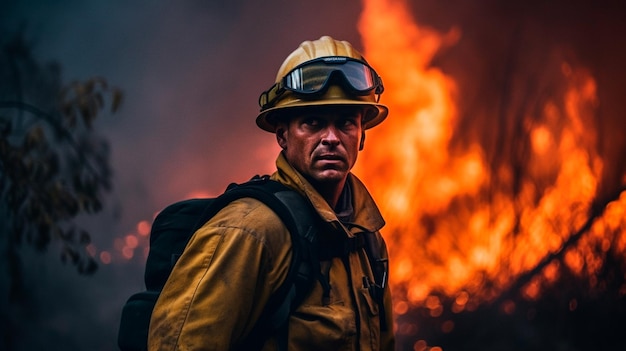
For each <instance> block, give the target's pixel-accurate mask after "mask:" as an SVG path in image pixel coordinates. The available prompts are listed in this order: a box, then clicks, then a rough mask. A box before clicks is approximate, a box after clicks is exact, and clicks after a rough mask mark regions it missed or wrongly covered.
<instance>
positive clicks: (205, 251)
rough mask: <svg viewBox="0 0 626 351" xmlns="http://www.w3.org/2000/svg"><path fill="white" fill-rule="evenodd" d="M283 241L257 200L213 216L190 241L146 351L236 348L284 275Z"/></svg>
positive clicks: (155, 319)
mask: <svg viewBox="0 0 626 351" xmlns="http://www.w3.org/2000/svg"><path fill="white" fill-rule="evenodd" d="M285 236H286V237H287V238H288V237H289V234H288V232H287V230H286V229H285V228H284V226H282V224H281V222H280V220H279V219H278V217H276V215H275V214H274V213H273V212H272V211H271V210H269V209H268V208H267V207H265V206H264V205H262V204H260V203H259V202H257V201H256V200H251V199H244V200H238V201H235V202H233V203H232V204H231V205H229V206H227V207H226V208H224V209H223V210H222V211H220V213H218V214H217V215H216V216H215V217H214V218H213V219H211V220H210V221H209V222H207V223H206V224H205V225H204V226H203V227H202V228H200V229H199V230H198V231H197V232H196V233H195V234H194V236H193V237H192V239H191V240H190V242H189V244H188V245H187V247H186V248H185V251H184V252H183V255H182V256H181V257H180V259H179V260H178V262H177V263H176V266H175V267H174V270H173V271H172V274H171V275H170V277H169V279H168V281H167V283H166V284H165V287H164V288H163V291H162V292H161V295H160V297H159V300H158V301H157V304H156V306H155V309H154V311H153V313H152V318H151V322H150V331H149V338H148V349H149V350H160V351H162V350H172V351H173V350H230V349H233V348H236V347H237V345H238V343H240V342H242V341H243V339H244V338H245V337H246V335H247V334H248V333H249V332H250V330H251V329H252V327H253V326H254V324H255V322H256V321H257V320H258V318H259V316H260V314H261V313H262V310H263V307H264V306H265V305H266V303H267V301H268V299H269V297H270V295H271V294H272V292H273V291H274V290H275V289H276V288H277V287H278V286H279V285H280V283H281V282H282V280H284V278H285V276H286V274H287V273H286V272H287V270H288V266H289V260H290V253H289V252H290V251H289V245H284V243H285V241H284V240H285ZM285 247H287V248H285Z"/></svg>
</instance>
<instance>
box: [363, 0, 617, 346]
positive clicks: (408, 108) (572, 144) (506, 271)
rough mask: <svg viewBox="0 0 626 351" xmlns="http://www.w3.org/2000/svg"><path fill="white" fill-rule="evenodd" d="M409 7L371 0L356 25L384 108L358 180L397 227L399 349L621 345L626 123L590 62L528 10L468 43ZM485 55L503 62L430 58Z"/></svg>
mask: <svg viewBox="0 0 626 351" xmlns="http://www.w3.org/2000/svg"><path fill="white" fill-rule="evenodd" d="M499 10H502V11H503V13H502V16H503V17H506V11H504V10H503V9H502V8H500V9H499ZM411 12H412V9H411V8H409V6H408V5H407V4H405V3H404V2H402V1H392V0H369V1H365V2H364V10H363V13H362V17H361V19H360V23H359V29H360V32H361V35H362V38H363V45H364V48H365V56H366V57H367V58H368V60H369V61H370V63H371V64H372V66H373V67H376V69H377V71H378V73H379V74H380V75H381V76H382V77H383V80H384V84H385V94H384V95H383V101H382V102H383V103H385V104H387V105H388V106H389V108H390V111H391V112H390V117H389V118H388V120H387V121H385V123H383V124H382V125H381V126H380V127H378V128H375V129H373V130H372V131H370V132H369V133H368V139H367V141H368V142H367V145H366V149H365V150H364V152H363V153H362V155H361V158H360V160H359V165H358V166H359V168H358V169H357V170H356V173H357V174H358V175H360V176H361V177H362V178H363V179H364V181H365V183H366V184H368V187H369V188H370V190H371V191H372V193H373V194H374V197H375V198H376V199H377V201H378V202H379V204H380V206H381V210H382V212H383V215H384V216H385V218H386V219H387V222H388V224H387V226H386V227H385V232H384V234H385V236H386V238H387V241H388V243H389V247H390V256H391V258H392V262H391V273H390V274H391V278H390V279H391V283H392V287H393V288H394V298H395V300H394V305H395V306H394V312H395V314H396V316H397V321H398V323H397V328H398V330H397V332H398V337H399V341H400V344H401V349H403V350H405V349H406V350H409V349H413V350H429V349H430V350H436V349H441V348H443V349H444V350H477V349H481V350H543V349H546V350H547V349H550V350H553V349H562V350H578V349H584V348H585V347H591V348H592V349H603V347H609V346H614V345H624V341H625V339H624V337H623V336H620V335H621V332H620V331H619V330H620V328H621V329H623V328H624V327H625V326H626V323H624V316H625V314H624V313H626V310H625V305H626V304H625V303H624V302H625V296H626V283H625V273H626V257H625V252H626V217H625V216H624V212H625V210H626V192H625V191H624V190H625V187H624V184H625V183H626V181H625V178H624V162H623V160H622V159H620V158H619V157H615V155H620V154H623V153H624V143H623V141H622V140H623V138H624V133H623V131H618V130H609V129H607V128H606V124H609V125H610V124H611V123H613V125H614V126H618V125H619V122H615V119H616V120H617V121H619V120H620V118H621V120H623V117H615V116H614V115H612V112H611V111H609V110H607V107H608V106H609V104H606V103H607V102H606V101H602V100H601V99H600V97H599V96H600V93H599V90H601V89H603V87H602V86H600V85H599V83H598V80H597V79H596V77H595V76H594V72H593V70H591V69H590V68H588V67H586V66H585V65H584V64H583V63H581V60H579V58H578V57H577V56H576V51H575V50H569V49H568V48H566V47H561V46H558V45H556V46H550V43H551V42H550V41H549V40H545V41H544V42H542V43H541V44H538V43H537V42H536V41H535V42H533V41H532V38H535V39H538V38H539V39H541V38H542V37H541V36H542V35H544V36H545V35H547V34H545V33H542V32H541V29H542V27H541V26H537V25H536V24H534V25H533V24H530V25H526V22H525V21H524V19H523V18H521V19H520V18H517V19H516V20H517V21H518V23H516V24H515V25H509V26H508V27H507V26H503V27H498V26H496V25H495V23H494V28H499V30H501V32H500V33H491V35H494V36H496V38H502V37H503V36H504V35H507V34H510V35H511V37H510V38H509V39H507V40H505V42H506V43H507V45H506V46H505V49H499V48H497V47H494V48H492V51H489V50H485V51H482V52H478V51H473V52H471V50H469V47H470V46H468V44H467V41H471V40H472V37H471V35H470V36H469V37H467V38H466V37H464V33H463V32H464V28H461V27H459V28H457V27H451V29H448V30H446V31H445V32H440V31H438V30H435V29H433V28H428V27H426V26H422V25H418V24H417V23H416V21H415V20H414V19H413V18H412V17H411ZM520 12H521V11H520ZM561 14H562V13H561ZM484 15H485V16H486V17H488V16H489V15H488V14H484ZM562 15H563V14H562ZM522 17H523V16H522ZM503 20H506V18H503ZM474 30H476V29H475V28H474ZM474 44H475V45H476V43H474ZM492 44H498V39H494V41H493V42H492ZM457 47H458V48H457ZM455 48H456V51H455ZM483 49H485V48H484V47H483ZM498 50H500V51H498ZM460 53H463V54H464V55H459V54H460ZM455 55H456V56H455ZM472 55H474V56H472ZM499 55H500V56H499ZM498 58H501V60H499V61H495V60H496V59H498ZM477 60H485V61H489V60H494V61H493V63H491V66H490V67H489V69H483V70H476V71H473V72H464V73H460V74H457V75H456V76H453V75H451V74H447V73H446V72H445V71H444V70H443V69H442V68H440V67H437V65H435V64H434V62H435V61H438V62H439V64H440V65H441V66H442V67H443V66H446V67H450V71H455V70H456V72H461V71H462V70H463V67H465V68H466V69H473V68H476V67H480V65H477V64H475V61H477ZM502 61H504V63H502ZM473 62H474V63H473ZM464 63H466V65H464ZM472 79H474V80H475V81H474V82H472V81H471V80H472ZM486 81H487V82H488V83H485V82H486ZM490 86H491V87H495V88H492V91H490V90H489V87H490ZM473 89H486V91H483V92H476V91H475V90H473ZM490 92H495V93H494V94H492V95H491V96H490V95H489V93H490ZM604 95H605V96H606V94H604ZM485 97H489V99H485V100H481V98H485ZM603 103H605V104H606V105H603ZM603 124H604V125H603ZM614 148H621V151H618V152H615V150H614ZM607 149H611V150H612V151H610V152H608V151H607Z"/></svg>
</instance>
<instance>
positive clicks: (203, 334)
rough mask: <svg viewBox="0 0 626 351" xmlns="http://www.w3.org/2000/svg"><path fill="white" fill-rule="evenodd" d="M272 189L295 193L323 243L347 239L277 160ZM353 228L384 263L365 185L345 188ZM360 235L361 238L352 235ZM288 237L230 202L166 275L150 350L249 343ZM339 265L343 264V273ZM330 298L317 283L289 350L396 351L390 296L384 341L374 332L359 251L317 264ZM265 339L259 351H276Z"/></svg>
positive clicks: (250, 206) (253, 209)
mask: <svg viewBox="0 0 626 351" xmlns="http://www.w3.org/2000/svg"><path fill="white" fill-rule="evenodd" d="M276 165H277V169H278V170H277V172H276V173H274V174H273V175H272V179H275V180H278V181H279V182H281V183H283V184H286V185H287V186H289V187H292V188H294V189H296V190H298V191H299V192H301V193H302V194H304V195H305V196H306V197H308V198H309V200H310V201H311V203H313V205H314V207H315V208H316V210H317V212H318V213H319V214H320V216H321V217H322V218H323V219H324V220H325V221H326V222H327V223H328V224H329V226H328V229H326V230H325V231H326V232H323V233H320V235H322V236H327V237H332V236H338V235H345V236H349V237H352V236H354V234H353V233H352V232H351V231H350V230H348V229H346V227H345V226H344V225H342V224H341V223H340V222H339V220H338V219H337V216H336V215H335V212H334V211H333V210H332V209H331V208H330V206H329V205H328V204H327V203H326V201H325V200H324V199H323V198H322V197H321V195H319V194H318V193H317V192H316V191H315V190H314V188H313V187H312V186H311V185H310V184H309V183H308V182H307V181H306V180H305V179H304V178H303V177H302V176H301V175H300V174H299V173H298V172H297V171H295V170H294V169H293V168H292V167H291V166H290V165H289V164H288V163H287V161H286V160H285V159H284V157H283V156H282V155H280V156H279V157H278V159H277V161H276ZM348 179H349V182H350V185H351V189H352V198H353V200H352V204H353V207H354V218H355V220H354V222H355V223H356V224H358V225H360V226H362V227H365V228H367V229H369V230H370V231H376V232H377V239H378V240H379V241H380V244H381V246H380V247H381V250H382V252H381V256H382V257H387V249H386V246H385V245H384V241H383V239H382V237H381V236H380V234H379V233H378V230H379V229H380V228H381V227H382V226H383V225H384V221H383V218H382V216H381V215H380V212H379V211H378V208H377V207H376V205H375V203H374V201H373V199H372V198H371V196H370V195H369V193H368V192H367V189H366V188H365V187H364V186H363V184H362V183H361V182H360V181H359V180H358V179H357V178H356V177H355V176H354V175H350V177H349V178H348ZM352 231H353V232H355V233H357V232H359V231H361V230H360V229H356V228H355V229H352ZM288 242H290V234H289V232H288V231H287V229H286V228H285V226H284V225H283V224H282V222H281V221H280V220H279V219H278V216H277V215H276V214H274V213H273V212H272V211H271V210H270V209H269V208H268V207H267V206H265V205H264V204H262V203H261V202H259V201H257V200H254V199H251V198H245V199H240V200H237V201H234V202H233V203H231V204H230V205H228V206H226V207H225V208H224V209H222V210H221V211H220V212H219V213H218V214H217V215H215V216H214V217H213V218H212V219H211V220H209V221H208V222H207V223H206V224H205V225H204V226H203V227H202V228H200V229H199V230H198V231H197V232H196V233H195V234H194V236H193V237H192V239H191V240H190V242H189V244H188V245H187V247H186V249H185V251H184V253H183V255H182V256H181V257H180V259H179V260H178V262H177V263H176V266H175V267H174V270H173V271H172V274H171V275H170V277H169V279H168V281H167V283H166V284H165V287H164V288H163V291H162V293H161V296H160V298H159V300H158V302H157V304H156V306H155V309H154V311H153V314H152V319H151V322H150V332H149V339H148V346H149V347H148V348H149V350H151V351H157V350H159V351H164V350H168V351H169V350H171V351H173V350H185V351H187V350H233V349H237V348H238V346H239V345H240V343H241V342H242V340H244V339H245V337H246V336H247V335H248V334H249V333H250V331H251V330H252V328H253V327H254V325H255V322H256V321H257V320H258V318H259V316H260V315H261V313H262V311H263V308H264V306H265V304H266V303H267V301H268V300H269V298H270V296H271V295H272V293H273V292H274V291H275V290H276V289H277V288H278V287H279V286H280V284H281V283H282V281H283V280H284V279H285V277H286V275H287V271H288V268H289V264H290V260H291V245H285V243H288ZM344 261H345V263H344ZM322 267H323V270H325V271H326V272H327V276H328V280H329V282H330V286H331V290H330V297H329V298H326V299H324V298H323V289H322V285H321V284H320V283H319V282H316V284H315V286H314V288H313V290H312V292H311V294H310V295H309V296H308V297H306V298H305V300H304V301H303V303H302V304H301V305H300V306H299V307H298V308H297V309H296V311H294V312H293V313H292V314H291V316H290V319H289V331H288V334H289V339H288V344H289V350H315V351H320V350H361V351H367V350H393V349H394V343H395V340H394V337H393V323H392V314H391V311H392V307H391V294H390V291H389V288H386V289H385V294H384V301H385V312H386V318H387V321H388V325H389V328H388V331H386V332H381V331H380V320H379V306H378V305H377V304H376V302H375V301H374V299H373V298H372V297H371V296H370V294H369V292H368V290H367V289H366V288H365V287H364V286H363V285H364V280H365V279H364V277H368V279H369V280H370V281H373V275H372V272H371V270H370V268H369V264H368V263H367V257H366V256H365V254H364V252H363V250H362V249H361V250H360V251H355V252H351V253H350V254H349V255H348V256H347V258H345V259H343V260H342V259H341V258H333V259H331V260H330V261H327V262H323V263H322ZM275 349H276V340H275V339H273V338H272V337H270V338H269V339H268V340H267V342H266V343H265V345H264V347H263V350H275Z"/></svg>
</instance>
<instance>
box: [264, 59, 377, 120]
mask: <svg viewBox="0 0 626 351" xmlns="http://www.w3.org/2000/svg"><path fill="white" fill-rule="evenodd" d="M336 77H341V78H340V79H339V78H336ZM334 79H339V80H340V81H341V84H342V86H343V87H344V88H347V89H348V90H349V91H350V92H352V93H353V94H355V95H368V94H369V93H370V92H371V91H372V90H374V93H375V94H376V102H378V100H379V99H380V94H382V92H383V90H384V87H383V81H382V79H381V78H380V77H379V76H378V74H376V71H374V69H373V68H372V67H371V66H370V65H368V64H367V63H365V62H363V61H360V60H357V59H353V58H350V57H344V56H328V57H320V58H317V59H313V60H311V61H307V62H304V63H302V64H300V65H298V66H296V68H294V69H292V70H291V71H289V73H287V74H286V75H285V76H284V77H283V78H282V79H281V80H280V81H279V82H278V83H276V84H274V85H272V87H271V88H269V89H268V90H267V91H264V92H263V93H262V94H261V96H260V97H259V105H260V106H261V108H262V109H265V108H266V107H268V106H270V105H273V104H274V103H275V102H276V100H277V99H278V98H279V97H280V96H281V95H282V94H283V93H284V92H285V91H291V92H293V93H295V94H300V95H305V96H315V95H319V94H322V93H323V92H325V91H326V89H327V88H328V86H329V85H330V84H329V83H330V82H331V81H333V80H334Z"/></svg>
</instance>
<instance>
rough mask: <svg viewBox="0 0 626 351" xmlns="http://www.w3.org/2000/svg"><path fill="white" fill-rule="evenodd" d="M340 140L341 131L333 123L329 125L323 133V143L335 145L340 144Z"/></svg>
mask: <svg viewBox="0 0 626 351" xmlns="http://www.w3.org/2000/svg"><path fill="white" fill-rule="evenodd" d="M339 142H340V140H339V131H338V130H337V127H335V126H334V125H332V124H331V125H329V126H328V127H327V128H326V129H325V130H324V134H322V144H324V145H332V146H335V145H338V144H339Z"/></svg>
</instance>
